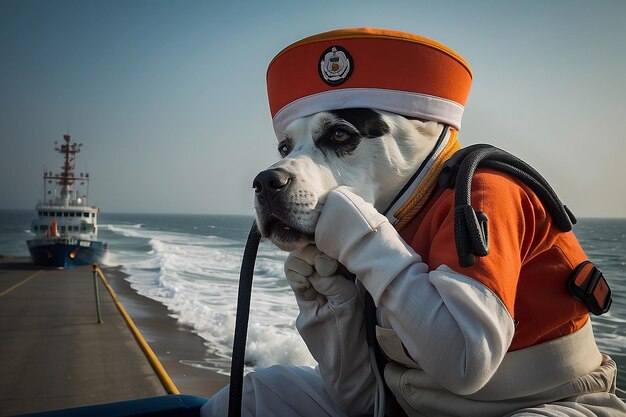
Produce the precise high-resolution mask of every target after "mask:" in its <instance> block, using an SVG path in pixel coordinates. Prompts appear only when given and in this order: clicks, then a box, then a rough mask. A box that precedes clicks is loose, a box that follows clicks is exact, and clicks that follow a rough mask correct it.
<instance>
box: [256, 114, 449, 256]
mask: <svg viewBox="0 0 626 417" xmlns="http://www.w3.org/2000/svg"><path fill="white" fill-rule="evenodd" d="M377 112H378V113H379V114H380V115H382V118H383V120H384V122H385V123H386V124H387V125H388V126H389V133H388V134H385V135H383V136H381V137H378V138H363V139H361V140H360V142H359V145H358V147H357V148H356V149H355V150H354V151H352V152H351V153H349V154H346V155H342V156H338V155H336V154H335V153H334V152H324V151H323V150H322V149H320V148H319V147H318V146H316V144H315V139H316V138H318V137H319V135H320V132H321V131H322V129H323V128H324V126H327V125H328V124H329V123H332V122H334V121H336V120H337V118H336V116H335V115H333V114H331V113H328V112H321V113H317V114H314V115H312V116H308V117H303V118H300V119H297V120H295V121H293V122H292V123H291V124H289V126H288V127H287V129H286V131H285V133H284V137H285V138H286V139H287V140H288V141H289V143H291V144H292V149H291V151H290V153H289V154H288V155H287V156H286V157H285V158H283V159H282V160H280V161H278V162H277V163H275V164H274V165H272V166H271V167H270V168H269V169H276V168H278V169H280V170H283V171H284V172H288V173H289V176H290V177H291V180H290V184H289V186H288V189H286V190H285V193H287V194H286V195H285V198H284V199H283V202H282V207H281V213H280V214H279V215H278V216H277V217H280V221H281V222H282V224H283V225H284V229H285V230H286V231H287V232H288V231H289V230H290V229H291V228H292V227H293V228H294V230H298V231H299V232H302V233H300V236H299V238H297V239H284V238H283V237H282V236H279V235H277V234H276V233H273V232H272V230H267V228H266V227H265V223H266V220H267V219H266V217H267V213H264V208H263V204H262V203H261V202H260V201H259V199H258V198H257V199H256V200H255V209H256V213H257V224H258V225H259V229H260V231H261V234H262V235H263V236H264V237H268V238H270V239H271V240H272V241H273V242H274V243H275V244H276V245H277V246H278V247H280V248H281V249H283V250H288V251H290V250H294V249H296V248H298V247H302V246H304V245H306V244H308V243H311V236H312V235H313V232H314V231H315V225H316V223H317V219H318V217H319V213H320V211H321V209H322V207H323V205H324V201H325V198H326V194H327V193H328V192H329V191H330V190H332V189H334V188H336V187H339V186H348V187H350V188H351V190H352V191H353V192H354V193H356V194H358V195H360V196H361V197H362V198H363V199H364V200H365V201H367V202H369V203H372V204H373V205H374V206H375V207H376V209H377V210H378V211H380V212H382V211H384V210H385V209H386V208H387V207H388V205H389V204H390V203H391V202H392V200H393V199H394V198H395V197H396V195H397V194H398V193H399V192H400V190H401V189H402V187H403V186H404V185H405V184H406V183H407V182H408V180H409V179H410V178H411V176H412V175H413V173H414V172H415V171H416V170H417V169H418V168H419V166H420V164H421V163H422V161H423V160H424V159H425V158H426V157H427V156H428V154H429V153H430V152H431V151H432V149H433V147H434V146H435V144H436V142H437V139H438V137H439V135H440V134H441V131H442V129H443V125H441V124H439V123H436V122H431V121H427V122H422V121H419V120H410V119H407V118H405V117H403V116H400V115H397V114H393V113H387V112H382V111H377ZM265 211H266V210H265ZM294 233H296V232H294Z"/></svg>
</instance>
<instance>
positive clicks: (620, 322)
mask: <svg viewBox="0 0 626 417" xmlns="http://www.w3.org/2000/svg"><path fill="white" fill-rule="evenodd" d="M34 216H35V213H34V211H32V210H0V256H29V254H28V249H27V247H26V243H25V242H26V240H27V239H28V238H30V237H32V236H33V234H32V233H31V231H30V223H31V221H32V219H33V217H34ZM252 221H253V219H252V217H250V216H234V215H181V214H119V213H106V212H104V213H101V214H100V218H99V225H100V230H99V236H98V237H99V239H100V240H103V241H105V242H108V244H109V248H110V250H109V254H108V258H107V259H106V260H105V264H106V265H108V266H118V265H119V266H121V268H122V270H123V271H124V272H125V273H126V274H128V278H127V279H128V281H129V282H130V284H131V286H132V288H133V289H134V290H135V291H137V292H138V293H139V294H141V295H144V296H146V297H149V298H152V299H154V300H157V301H159V302H161V303H163V304H164V305H165V306H167V307H168V309H169V310H170V311H171V315H172V316H173V317H175V318H176V319H177V320H178V321H179V322H180V323H182V324H185V325H188V326H190V327H191V328H192V329H193V331H194V332H195V333H197V334H198V335H199V336H200V337H202V338H203V339H205V340H206V345H207V349H209V350H210V351H211V353H214V354H215V355H216V356H217V357H218V358H222V359H223V362H221V365H219V364H218V366H217V368H216V364H215V363H211V364H204V365H206V366H207V368H210V369H213V370H216V369H217V371H218V372H220V373H224V374H228V373H229V371H230V365H229V359H230V357H231V353H232V343H233V332H234V325H235V312H236V300H237V291H238V281H239V271H240V267H241V261H242V257H243V249H244V246H245V243H246V239H247V237H248V233H249V231H250V227H251V225H252ZM574 232H575V233H576V235H577V236H578V238H579V240H580V242H581V244H582V246H583V248H584V249H585V251H586V253H587V255H588V256H589V258H590V259H591V260H593V262H594V263H596V265H597V266H598V267H599V268H600V269H601V270H602V271H603V273H604V276H605V277H606V278H607V280H608V281H609V284H610V286H611V289H612V291H613V305H612V307H611V310H610V311H609V312H608V313H607V314H605V315H602V316H592V320H593V324H594V332H595V335H596V338H597V343H598V345H599V347H600V349H601V350H602V351H603V352H606V353H608V354H610V355H611V356H612V358H613V359H614V360H615V361H616V362H617V364H618V368H619V372H618V382H617V386H618V394H619V395H620V397H622V398H626V391H625V390H626V219H599V218H583V219H579V221H578V223H577V224H576V225H575V227H574ZM285 258H286V254H285V253H284V252H282V251H280V250H279V249H278V248H276V247H275V246H273V245H272V244H271V243H269V242H267V241H262V242H261V244H260V246H259V252H258V255H257V261H256V266H255V274H254V281H253V282H254V284H253V291H252V302H251V308H250V321H249V326H248V342H247V347H246V363H247V364H248V368H249V369H255V368H263V367H267V366H270V365H273V364H300V365H302V364H304V365H314V364H315V361H314V359H313V358H312V357H311V355H310V354H309V352H308V351H307V349H306V346H305V345H304V343H303V342H302V340H301V338H300V336H299V335H298V333H297V331H296V329H295V319H296V316H297V314H298V307H297V305H296V302H295V298H294V296H293V293H292V292H291V289H290V288H289V285H288V284H287V281H286V279H285V278H284V273H283V262H284V260H285ZM182 359H184V358H181V360H182ZM204 365H203V364H201V363H196V364H194V366H204Z"/></svg>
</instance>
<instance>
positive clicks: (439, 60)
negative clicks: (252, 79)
mask: <svg viewBox="0 0 626 417" xmlns="http://www.w3.org/2000/svg"><path fill="white" fill-rule="evenodd" d="M471 83H472V71H471V69H470V67H469V65H468V64H467V62H465V60H464V59H463V58H462V57H461V56H460V55H459V54H457V53H456V52H454V51H453V50H452V49H450V48H448V47H446V46H445V45H442V44H440V43H438V42H435V41H433V40H430V39H428V38H424V37H421V36H417V35H412V34H410V33H405V32H397V31H392V30H385V29H371V28H357V29H339V30H333V31H330V32H325V33H321V34H319V35H314V36H311V37H308V38H305V39H303V40H301V41H299V42H296V43H294V44H292V45H290V46H288V47H287V48H285V49H283V50H282V51H281V52H280V53H279V54H278V55H277V56H276V57H275V58H274V59H273V60H272V62H271V63H270V65H269V68H268V70H267V92H268V96H269V104H270V111H271V113H272V118H273V122H274V130H275V131H276V135H277V136H280V135H281V134H282V132H284V131H285V129H286V127H287V126H288V125H289V123H291V122H292V121H294V120H296V119H298V118H300V117H304V116H309V115H311V114H315V113H317V112H320V111H326V110H336V109H346V108H357V107H367V108H373V109H379V110H385V111H389V112H392V113H397V114H402V115H405V116H411V117H419V118H424V119H427V120H435V121H438V122H442V123H447V124H450V125H452V126H453V127H455V128H456V129H459V128H460V126H461V116H462V115H463V109H464V106H465V102H466V100H467V97H468V95H469V91H470V86H471Z"/></svg>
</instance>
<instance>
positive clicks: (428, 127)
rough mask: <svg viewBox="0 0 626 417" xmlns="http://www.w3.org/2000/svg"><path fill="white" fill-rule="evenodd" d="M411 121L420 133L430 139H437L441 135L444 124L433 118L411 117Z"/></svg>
mask: <svg viewBox="0 0 626 417" xmlns="http://www.w3.org/2000/svg"><path fill="white" fill-rule="evenodd" d="M409 122H410V123H411V124H412V125H413V126H414V127H415V129H417V131H418V133H420V134H421V135H423V136H426V137H428V138H429V139H434V140H436V139H437V138H439V135H441V131H442V129H443V125H442V124H441V123H437V122H434V121H432V120H419V119H409Z"/></svg>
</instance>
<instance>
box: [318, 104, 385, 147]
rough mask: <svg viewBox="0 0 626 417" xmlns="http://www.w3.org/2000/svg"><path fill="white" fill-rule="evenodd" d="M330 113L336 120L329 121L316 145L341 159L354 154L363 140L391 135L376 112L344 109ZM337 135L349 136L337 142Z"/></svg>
mask: <svg viewBox="0 0 626 417" xmlns="http://www.w3.org/2000/svg"><path fill="white" fill-rule="evenodd" d="M329 113H330V114H332V115H333V116H335V118H333V119H331V120H328V121H327V123H326V124H325V125H324V127H323V130H322V132H321V134H320V135H319V136H318V137H317V139H316V140H315V144H316V146H317V147H318V148H320V149H321V150H322V151H323V152H324V151H326V150H329V151H332V152H334V153H335V154H336V155H337V156H338V157H339V158H342V157H344V156H346V155H349V154H351V153H352V152H354V150H355V149H356V148H357V147H358V146H359V143H360V142H361V140H363V139H373V138H378V137H380V136H383V135H385V134H387V133H389V126H388V125H387V123H385V121H384V120H383V119H382V116H381V115H380V114H379V113H377V112H375V111H374V110H371V109H365V108H364V109H343V110H333V111H330V112H329ZM337 133H343V134H345V135H347V136H345V137H346V139H343V140H337V136H336V135H337ZM343 134H342V136H343Z"/></svg>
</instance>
